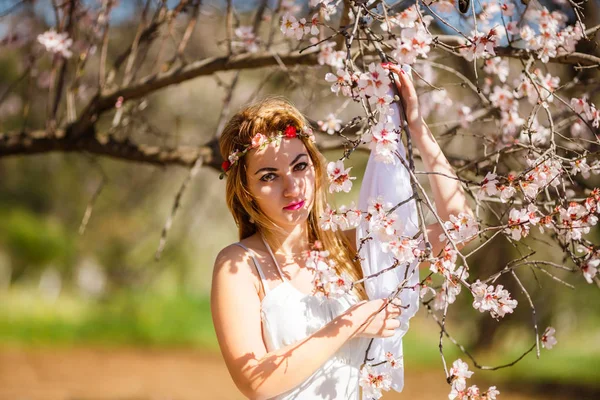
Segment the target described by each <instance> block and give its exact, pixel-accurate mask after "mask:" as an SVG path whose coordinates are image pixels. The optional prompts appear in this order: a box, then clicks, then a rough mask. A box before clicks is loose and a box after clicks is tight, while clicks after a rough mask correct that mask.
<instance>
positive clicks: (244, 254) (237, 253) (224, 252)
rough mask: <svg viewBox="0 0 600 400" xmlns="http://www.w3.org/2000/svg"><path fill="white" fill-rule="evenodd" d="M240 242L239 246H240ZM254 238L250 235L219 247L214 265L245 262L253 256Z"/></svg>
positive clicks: (247, 262) (247, 263)
mask: <svg viewBox="0 0 600 400" xmlns="http://www.w3.org/2000/svg"><path fill="white" fill-rule="evenodd" d="M240 244H241V246H240ZM255 248H256V238H255V237H254V236H250V237H248V238H245V239H242V240H240V241H239V242H235V243H232V244H230V245H229V246H226V247H224V248H223V249H221V251H220V252H219V254H217V258H216V260H215V266H217V265H223V264H240V263H241V264H246V265H249V262H250V260H251V259H252V257H253V256H255V252H254V251H255V250H254V249H255Z"/></svg>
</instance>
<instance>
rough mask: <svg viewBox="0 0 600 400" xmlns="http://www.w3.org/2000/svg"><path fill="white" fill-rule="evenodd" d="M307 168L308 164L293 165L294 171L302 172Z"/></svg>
mask: <svg viewBox="0 0 600 400" xmlns="http://www.w3.org/2000/svg"><path fill="white" fill-rule="evenodd" d="M307 167H308V163H305V162H301V163H298V164H296V165H294V171H304V170H305V169H306V168H307Z"/></svg>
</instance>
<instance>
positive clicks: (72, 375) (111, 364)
mask: <svg viewBox="0 0 600 400" xmlns="http://www.w3.org/2000/svg"><path fill="white" fill-rule="evenodd" d="M500 390H502V388H500ZM448 392H449V387H448V386H447V385H446V384H445V383H444V377H443V372H442V371H441V370H440V371H427V372H418V371H408V372H407V376H406V387H405V390H404V392H403V393H402V394H399V393H395V392H393V393H389V394H386V395H384V396H383V399H384V400H394V399H395V400H401V399H447V398H448ZM243 398H244V397H243V396H242V395H241V394H240V393H239V392H238V391H237V389H236V388H235V386H234V384H233V382H232V381H231V378H230V377H229V374H228V372H227V368H226V367H225V364H224V363H223V360H222V359H221V358H220V357H219V356H218V355H215V354H213V353H206V352H201V351H198V350H186V349H176V350H172V349H169V350H166V349H160V350H152V349H123V348H118V349H96V348H80V349H73V348H68V349H19V348H6V347H4V348H0V400H187V399H190V400H192V399H194V400H196V399H214V400H219V399H227V400H229V399H231V400H237V399H243ZM500 399H510V400H538V399H539V400H541V399H542V397H527V396H523V395H516V394H514V393H509V392H505V391H504V392H503V393H502V395H501V397H500Z"/></svg>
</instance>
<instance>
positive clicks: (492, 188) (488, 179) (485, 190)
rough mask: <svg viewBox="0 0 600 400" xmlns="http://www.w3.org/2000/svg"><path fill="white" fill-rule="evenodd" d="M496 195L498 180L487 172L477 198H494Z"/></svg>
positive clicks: (494, 175)
mask: <svg viewBox="0 0 600 400" xmlns="http://www.w3.org/2000/svg"><path fill="white" fill-rule="evenodd" d="M497 194H498V179H496V174H494V173H492V172H488V173H487V174H486V176H485V178H483V181H481V189H480V190H479V193H478V197H479V198H482V197H483V196H490V197H491V196H495V195H497Z"/></svg>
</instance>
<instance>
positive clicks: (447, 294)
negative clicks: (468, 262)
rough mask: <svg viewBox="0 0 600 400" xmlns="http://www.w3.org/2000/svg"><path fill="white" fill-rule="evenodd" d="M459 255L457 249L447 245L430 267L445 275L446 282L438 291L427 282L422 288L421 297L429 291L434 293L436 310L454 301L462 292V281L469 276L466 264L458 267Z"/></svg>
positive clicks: (435, 271) (434, 271) (433, 270)
mask: <svg viewBox="0 0 600 400" xmlns="http://www.w3.org/2000/svg"><path fill="white" fill-rule="evenodd" d="M457 256H458V252H457V251H456V250H454V249H452V248H451V247H449V246H446V247H445V248H444V250H443V252H442V255H441V256H440V257H438V258H436V259H435V260H434V261H433V262H432V263H431V266H430V267H429V269H430V271H431V272H433V273H437V274H440V275H441V276H443V277H444V282H443V283H442V286H441V288H439V289H438V290H437V291H436V290H435V289H433V288H432V287H429V286H427V285H425V284H424V285H423V287H422V288H421V292H420V296H421V298H425V297H426V296H427V293H429V292H431V293H432V294H433V304H432V307H433V308H434V309H435V310H443V309H444V308H445V307H446V305H447V304H452V303H454V302H455V301H456V296H458V295H459V294H460V291H461V288H462V284H461V282H462V281H464V280H466V279H467V278H468V277H469V272H468V271H467V269H466V268H465V267H464V266H460V267H458V268H457V267H456V258H457Z"/></svg>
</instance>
